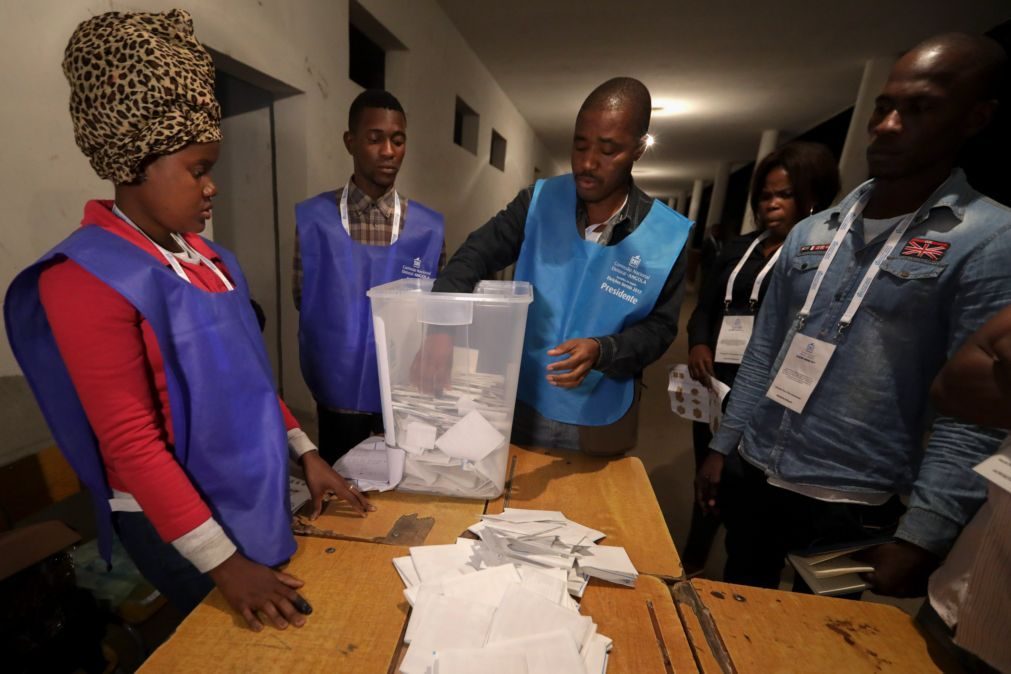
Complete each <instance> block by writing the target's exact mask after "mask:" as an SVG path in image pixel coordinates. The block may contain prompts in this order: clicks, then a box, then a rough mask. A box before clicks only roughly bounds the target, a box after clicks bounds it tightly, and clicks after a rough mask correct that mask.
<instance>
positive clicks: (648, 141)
mask: <svg viewBox="0 0 1011 674" xmlns="http://www.w3.org/2000/svg"><path fill="white" fill-rule="evenodd" d="M654 145H656V138H654V137H653V134H651V133H647V134H646V147H653V146H654Z"/></svg>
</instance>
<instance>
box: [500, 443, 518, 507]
mask: <svg viewBox="0 0 1011 674" xmlns="http://www.w3.org/2000/svg"><path fill="white" fill-rule="evenodd" d="M518 458H519V457H517V456H514V457H512V460H511V461H509V474H508V475H507V476H506V483H505V500H503V501H502V507H503V508H508V507H509V501H511V500H512V497H513V478H514V477H516V459H518Z"/></svg>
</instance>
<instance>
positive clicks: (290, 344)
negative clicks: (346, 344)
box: [0, 0, 563, 464]
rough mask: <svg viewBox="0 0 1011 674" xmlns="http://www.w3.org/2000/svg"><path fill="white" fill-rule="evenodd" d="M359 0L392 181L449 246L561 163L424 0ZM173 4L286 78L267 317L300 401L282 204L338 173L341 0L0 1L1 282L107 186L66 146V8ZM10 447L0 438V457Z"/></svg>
mask: <svg viewBox="0 0 1011 674" xmlns="http://www.w3.org/2000/svg"><path fill="white" fill-rule="evenodd" d="M360 4H361V5H362V6H363V7H364V8H365V9H366V10H367V11H368V12H370V13H371V14H372V15H373V16H374V17H375V18H376V19H377V20H378V21H379V22H380V23H382V24H383V25H384V26H385V28H386V29H387V30H388V31H389V32H390V33H392V34H393V35H394V36H395V37H396V39H397V40H399V41H400V42H401V43H402V44H403V45H404V46H405V47H406V50H405V51H401V52H396V53H391V54H390V55H389V56H388V61H387V88H388V89H390V90H391V91H393V92H394V93H396V95H397V96H398V97H399V98H400V100H401V102H402V103H403V105H404V107H405V109H406V110H407V114H408V136H409V141H408V152H407V158H406V160H405V163H404V169H403V172H402V174H401V178H400V180H399V182H398V187H399V188H400V190H401V191H402V192H403V193H404V194H405V195H407V196H408V197H409V198H414V199H418V200H419V201H422V202H424V203H426V204H428V205H429V206H431V207H433V208H435V209H437V210H439V211H442V212H443V213H444V214H445V215H446V220H447V228H448V231H447V246H448V249H449V251H450V253H451V252H452V251H453V250H455V248H456V247H457V246H458V245H459V244H460V242H462V241H463V239H464V238H465V237H466V235H467V233H468V232H470V231H471V230H472V229H474V228H476V227H478V226H479V225H481V224H482V223H483V222H485V220H487V218H488V217H489V216H491V215H493V214H494V213H495V212H496V211H497V210H498V209H500V208H501V207H503V206H504V205H505V204H506V202H507V201H508V200H510V199H511V198H512V197H513V196H515V194H516V192H517V191H519V190H520V189H521V188H522V187H523V186H525V185H526V184H528V183H529V182H530V181H531V179H532V177H533V174H534V168H535V167H537V168H539V169H540V170H541V175H543V176H550V175H553V174H554V173H556V172H557V171H558V170H560V169H561V168H563V167H557V166H555V165H554V163H553V162H552V161H551V159H550V158H549V155H548V154H547V151H546V149H545V148H544V146H543V145H542V143H541V142H540V141H539V140H538V139H537V137H536V136H535V135H534V133H533V131H532V130H531V128H530V126H529V125H528V124H527V123H526V121H525V120H524V119H523V118H522V116H521V115H520V114H519V112H518V111H517V110H516V108H515V106H514V105H513V104H512V103H511V102H510V101H509V99H508V98H507V97H506V96H505V94H504V93H503V92H502V90H501V89H500V88H499V87H498V85H497V84H496V83H495V81H494V80H493V79H492V77H491V76H490V74H489V73H488V71H487V70H486V69H485V68H484V66H483V65H482V64H481V63H480V61H479V60H478V59H477V57H476V56H475V55H474V53H473V52H472V51H471V50H470V48H469V47H468V46H467V45H466V43H465V42H464V40H463V38H462V37H461V36H460V35H459V33H458V32H457V31H456V29H455V28H454V26H453V25H452V23H451V22H450V21H449V19H448V18H446V16H445V15H444V13H443V12H442V10H441V9H440V8H439V6H438V5H437V3H436V2H435V1H434V0H411V2H404V1H402V0H362V2H361V3H360ZM174 6H181V7H184V8H185V9H188V10H189V11H190V12H191V13H192V14H193V17H194V23H195V26H196V32H197V36H198V37H199V38H200V40H201V41H202V42H203V43H204V44H206V45H207V46H208V47H210V48H211V49H213V50H214V51H215V52H217V53H220V54H223V55H225V56H226V57H228V59H227V60H228V62H229V65H228V67H227V68H225V69H226V70H229V72H231V73H232V74H238V75H240V76H242V75H243V72H246V73H247V74H248V73H252V74H253V75H254V76H255V77H261V76H262V77H264V78H265V79H267V80H273V81H274V82H275V83H277V84H278V85H279V87H280V88H282V89H286V90H288V91H291V90H295V91H297V92H299V93H297V94H295V95H291V96H287V97H285V98H283V99H281V100H278V101H277V102H276V103H275V124H276V128H275V132H276V143H277V147H276V151H277V175H278V202H279V212H280V226H281V241H280V247H281V255H282V259H283V260H284V261H285V264H284V273H283V274H282V279H281V281H282V287H281V291H282V297H283V298H284V300H285V301H283V302H282V307H283V311H282V317H281V318H282V342H283V344H284V347H283V351H284V353H283V356H284V358H285V362H286V368H285V377H284V388H285V394H286V397H287V398H288V400H289V402H290V403H291V404H292V406H293V407H295V408H297V409H303V410H308V409H311V407H312V401H311V397H310V396H309V395H308V391H307V390H306V389H305V386H304V384H303V383H302V381H301V375H300V373H299V371H298V367H297V351H296V341H295V335H296V329H297V315H296V313H295V311H294V307H293V306H292V304H291V302H290V300H288V299H287V298H290V297H291V287H290V274H289V273H288V271H289V269H290V262H289V261H290V259H291V255H292V251H293V242H294V214H293V209H294V205H295V203H296V202H297V201H300V200H301V199H304V198H305V197H306V196H308V195H312V194H316V193H318V192H321V191H323V190H325V189H332V188H333V187H334V186H335V185H337V184H339V183H343V182H344V181H345V180H346V179H347V177H348V176H349V175H350V172H351V160H350V157H348V156H347V154H346V152H345V150H344V147H343V144H342V143H341V140H340V137H341V133H342V132H343V131H344V129H345V126H346V118H347V108H348V105H349V104H350V102H351V100H352V99H353V98H354V96H355V95H357V94H358V92H359V91H360V90H361V89H360V87H358V85H356V84H354V83H353V82H351V81H350V80H349V79H348V76H347V73H348V50H347V24H348V14H349V5H348V0H291V1H284V0H213V1H212V0H189V1H188V2H187V1H185V0H183V1H181V2H180V1H179V0H176V1H175V2H172V1H162V2H159V1H154V0H151V1H148V0H133V1H131V2H120V1H119V0H111V1H110V0H106V1H104V2H100V1H99V0H76V1H75V2H70V1H67V0H33V1H32V2H27V1H17V0H4V1H3V2H0V26H3V28H2V31H3V38H4V39H3V40H0V63H3V64H4V65H3V67H2V68H0V87H2V89H0V90H2V91H3V92H4V98H5V104H4V106H3V108H2V109H0V122H2V128H3V129H4V131H3V134H4V143H3V161H2V163H0V197H2V200H3V203H4V206H5V210H6V217H5V219H4V223H3V225H0V226H2V227H3V237H2V238H0V286H2V287H3V288H6V287H7V285H8V284H9V283H10V280H11V279H12V278H13V276H14V275H15V274H16V273H17V271H18V270H20V269H21V268H23V267H24V266H26V265H27V264H29V263H30V262H31V261H32V260H34V259H35V258H36V257H37V256H39V255H40V254H41V253H43V252H45V250H46V249H48V248H49V247H50V246H52V245H54V244H55V243H57V242H58V241H59V240H60V239H61V238H63V237H64V236H65V235H66V234H67V233H69V232H70V231H71V230H72V229H73V228H74V227H75V226H76V225H77V224H78V222H79V219H80V214H81V207H82V205H83V202H84V201H85V200H86V199H89V198H94V197H103V198H108V197H109V196H110V195H111V187H110V186H109V185H108V184H105V183H103V182H102V181H100V180H99V179H98V178H97V177H95V175H94V173H93V172H92V171H91V169H90V167H89V166H88V163H87V161H86V160H85V159H84V157H83V156H82V155H81V153H80V152H79V151H78V149H77V147H76V146H75V144H74V139H73V130H72V127H71V123H70V119H69V116H68V114H67V100H68V87H67V84H66V82H65V80H64V78H63V73H62V71H61V61H62V56H63V50H64V48H65V47H66V43H67V40H68V38H69V37H70V34H71V32H72V31H73V29H74V28H75V26H76V25H77V24H78V23H79V22H80V21H81V20H83V19H85V18H87V17H89V16H92V15H94V14H97V13H100V12H104V11H108V10H110V9H114V10H123V11H130V10H145V11H163V10H166V9H169V8H172V7H174ZM236 70H238V71H242V72H235V71H236ZM255 77H253V79H255ZM258 84H260V85H261V86H263V84H262V83H258ZM456 96H460V97H461V98H463V99H464V100H465V101H466V102H467V103H468V104H469V105H470V106H471V107H472V108H474V109H475V110H476V111H477V112H478V113H480V115H481V123H480V133H479V145H478V152H477V155H476V156H475V155H473V154H471V153H469V152H467V151H466V150H464V149H462V148H460V147H457V146H456V145H454V144H453V142H452V132H453V112H454V103H455V98H456ZM492 128H494V129H496V130H497V131H498V132H499V133H500V134H501V135H503V136H504V137H505V138H506V139H507V141H508V154H507V157H506V170H505V172H502V171H499V170H498V169H496V168H494V167H492V166H490V165H489V163H488V159H489V151H490V142H491V130H492ZM226 142H227V140H226ZM18 374H19V372H18V368H17V365H16V363H15V361H14V359H13V356H12V354H11V352H10V348H9V346H8V345H7V343H6V339H0V386H4V381H3V380H4V378H15V379H17V378H18ZM8 383H9V386H8V389H9V390H11V391H22V392H23V391H24V387H23V386H22V385H21V384H19V383H18V382H17V381H16V380H15V381H12V382H8ZM14 421H15V423H16V420H14ZM26 423H27V422H26ZM5 430H7V429H5ZM23 435H25V436H26V437H29V436H30V437H36V436H37V433H35V432H31V433H29V432H25V433H23ZM5 436H6V437H7V438H10V437H12V434H10V433H8V434H5ZM33 443H34V445H37V444H38V443H37V441H33ZM26 447H27V445H24V446H18V447H10V446H8V445H7V441H5V443H2V444H0V464H2V463H5V462H6V460H8V459H7V458H5V457H8V458H9V457H10V456H12V455H13V454H14V453H17V452H22V453H23V452H24V451H25V448H26Z"/></svg>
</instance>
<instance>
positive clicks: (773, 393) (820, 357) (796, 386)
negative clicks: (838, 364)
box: [765, 332, 835, 414]
mask: <svg viewBox="0 0 1011 674" xmlns="http://www.w3.org/2000/svg"><path fill="white" fill-rule="evenodd" d="M833 353H835V344H829V343H828V342H823V341H822V340H820V339H815V338H814V337H808V336H807V335H802V334H800V333H799V332H798V333H797V334H795V335H794V336H793V341H792V342H790V348H789V350H788V351H787V352H786V357H784V358H783V364H782V365H780V366H779V371H778V372H777V373H776V378H775V379H773V380H772V386H770V387H769V391H768V392H767V393H766V394H765V395H766V397H767V398H769V399H771V400H774V401H776V402H777V403H779V404H780V405H782V406H783V407H785V408H786V409H788V410H792V411H794V412H796V413H797V414H801V413H802V412H803V411H804V406H805V405H807V401H808V398H810V397H811V394H812V393H813V392H814V389H815V387H816V386H818V382H820V381H821V377H822V375H823V374H825V368H826V367H828V361H829V360H830V359H831V358H832V354H833Z"/></svg>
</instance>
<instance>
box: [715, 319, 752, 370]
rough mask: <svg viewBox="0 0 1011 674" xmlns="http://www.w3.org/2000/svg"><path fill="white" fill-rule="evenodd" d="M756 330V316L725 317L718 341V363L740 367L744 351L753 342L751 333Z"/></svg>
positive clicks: (716, 357) (716, 358) (716, 356)
mask: <svg viewBox="0 0 1011 674" xmlns="http://www.w3.org/2000/svg"><path fill="white" fill-rule="evenodd" d="M754 329H755V317H754V316H724V317H723V325H721V326H720V338H719V339H718V340H716V355H715V356H714V358H713V360H715V361H716V362H717V363H731V364H733V365H740V363H741V361H742V360H744V350H745V349H747V348H748V342H750V341H751V332H752V330H754Z"/></svg>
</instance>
